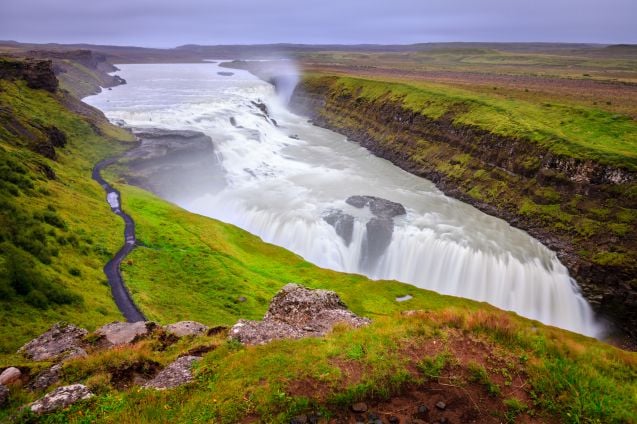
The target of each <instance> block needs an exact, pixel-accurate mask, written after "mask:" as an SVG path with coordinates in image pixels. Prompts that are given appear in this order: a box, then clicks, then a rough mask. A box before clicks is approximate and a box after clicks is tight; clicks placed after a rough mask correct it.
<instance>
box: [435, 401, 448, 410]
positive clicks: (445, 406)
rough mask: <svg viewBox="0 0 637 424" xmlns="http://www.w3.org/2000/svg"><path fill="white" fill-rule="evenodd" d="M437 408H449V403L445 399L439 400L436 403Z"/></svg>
mask: <svg viewBox="0 0 637 424" xmlns="http://www.w3.org/2000/svg"><path fill="white" fill-rule="evenodd" d="M436 408H438V409H440V410H441V411H444V410H445V408H447V404H446V403H444V402H443V401H440V402H437V403H436Z"/></svg>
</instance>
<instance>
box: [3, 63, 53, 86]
mask: <svg viewBox="0 0 637 424" xmlns="http://www.w3.org/2000/svg"><path fill="white" fill-rule="evenodd" d="M0 79H8V80H16V79H21V80H24V81H26V83H27V85H28V86H29V88H34V89H42V90H46V91H50V92H52V93H54V92H55V91H56V90H57V88H58V80H57V78H56V77H55V73H54V72H53V62H52V61H50V60H31V59H28V60H12V59H2V58H0Z"/></svg>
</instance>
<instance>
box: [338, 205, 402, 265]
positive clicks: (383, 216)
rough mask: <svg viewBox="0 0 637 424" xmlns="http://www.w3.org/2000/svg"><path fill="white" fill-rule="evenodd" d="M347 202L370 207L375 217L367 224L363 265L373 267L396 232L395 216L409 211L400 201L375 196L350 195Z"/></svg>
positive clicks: (363, 247) (362, 258)
mask: <svg viewBox="0 0 637 424" xmlns="http://www.w3.org/2000/svg"><path fill="white" fill-rule="evenodd" d="M346 203H347V204H349V205H351V206H354V207H355V208H364V207H369V210H370V211H371V213H372V214H373V215H374V218H372V219H371V220H369V222H367V224H366V233H365V239H364V240H363V246H362V254H361V267H362V268H363V269H367V270H369V269H371V268H373V267H374V265H375V264H376V263H377V262H378V260H379V259H380V257H381V256H382V255H383V253H385V250H387V247H388V246H389V244H390V243H391V238H392V235H393V233H394V221H393V218H394V217H396V216H399V215H404V214H406V213H407V211H406V210H405V207H404V206H403V205H401V204H400V203H396V202H392V201H391V200H387V199H382V198H380V197H374V196H350V197H348V198H347V200H346Z"/></svg>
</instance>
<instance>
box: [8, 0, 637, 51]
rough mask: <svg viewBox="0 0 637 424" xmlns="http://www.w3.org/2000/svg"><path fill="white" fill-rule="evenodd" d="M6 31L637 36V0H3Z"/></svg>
mask: <svg viewBox="0 0 637 424" xmlns="http://www.w3.org/2000/svg"><path fill="white" fill-rule="evenodd" d="M1 1H2V4H1V5H0V39H13V40H17V41H24V42H62V43H75V42H86V43H95V44H128V45H142V46H157V47H172V46H177V45H180V44H188V43H197V44H230V43H242V44H247V43H274V42H293V43H346V44H352V43H416V42H437V41H565V42H599V43H637V31H636V30H635V23H634V22H635V18H637V2H636V1H635V0H578V1H574V0H480V1H478V0H392V1H374V0H339V1H335V0H323V1H321V2H305V1H302V0H297V1H292V0H270V1H264V0H243V1H242V0H181V1H177V0H134V1H133V0H109V1H94V0H1Z"/></svg>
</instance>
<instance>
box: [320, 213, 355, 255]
mask: <svg viewBox="0 0 637 424" xmlns="http://www.w3.org/2000/svg"><path fill="white" fill-rule="evenodd" d="M323 220H325V222H327V223H328V224H330V225H331V226H332V227H334V229H335V230H336V234H338V235H339V236H340V237H341V238H342V239H343V241H344V242H345V245H346V246H349V245H350V243H351V242H352V235H353V233H354V217H353V216H352V215H349V214H346V213H345V212H343V211H341V210H330V211H328V212H327V214H326V215H324V216H323Z"/></svg>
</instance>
